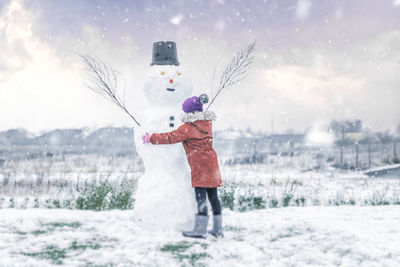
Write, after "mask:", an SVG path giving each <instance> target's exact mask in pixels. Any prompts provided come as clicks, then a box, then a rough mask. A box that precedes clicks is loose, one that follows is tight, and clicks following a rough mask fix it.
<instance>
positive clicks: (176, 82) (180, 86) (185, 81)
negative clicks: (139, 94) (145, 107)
mask: <svg viewBox="0 0 400 267" xmlns="http://www.w3.org/2000/svg"><path fill="white" fill-rule="evenodd" d="M143 90H144V94H145V96H146V98H147V101H148V102H149V104H155V105H158V106H176V105H177V104H181V103H182V102H183V101H184V100H185V99H186V98H187V97H188V96H190V94H191V93H192V91H193V86H192V82H191V79H190V77H189V75H188V73H187V72H185V70H183V69H182V68H181V67H179V66H173V65H154V66H151V67H150V70H149V72H148V74H147V77H146V79H145V83H144V87H143Z"/></svg>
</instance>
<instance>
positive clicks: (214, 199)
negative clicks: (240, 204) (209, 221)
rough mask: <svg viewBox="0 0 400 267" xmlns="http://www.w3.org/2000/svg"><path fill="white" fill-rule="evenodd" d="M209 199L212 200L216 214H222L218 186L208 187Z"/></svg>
mask: <svg viewBox="0 0 400 267" xmlns="http://www.w3.org/2000/svg"><path fill="white" fill-rule="evenodd" d="M207 194H208V200H210V203H211V207H212V210H213V214H214V215H220V214H221V203H220V202H219V198H218V192H217V188H216V187H214V188H207Z"/></svg>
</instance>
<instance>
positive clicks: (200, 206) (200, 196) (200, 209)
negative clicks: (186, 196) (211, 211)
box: [194, 187, 208, 215]
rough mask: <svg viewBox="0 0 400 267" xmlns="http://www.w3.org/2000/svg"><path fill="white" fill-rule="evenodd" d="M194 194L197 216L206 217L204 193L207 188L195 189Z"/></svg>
mask: <svg viewBox="0 0 400 267" xmlns="http://www.w3.org/2000/svg"><path fill="white" fill-rule="evenodd" d="M194 192H195V194H196V201H197V214H199V215H207V213H208V212H207V202H206V192H207V188H204V187H195V188H194Z"/></svg>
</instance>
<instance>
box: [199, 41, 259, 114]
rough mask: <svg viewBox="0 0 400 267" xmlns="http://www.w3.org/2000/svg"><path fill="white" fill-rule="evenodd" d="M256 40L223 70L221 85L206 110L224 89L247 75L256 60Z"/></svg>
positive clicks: (235, 56) (236, 55)
mask: <svg viewBox="0 0 400 267" xmlns="http://www.w3.org/2000/svg"><path fill="white" fill-rule="evenodd" d="M255 47H256V41H254V42H252V43H251V44H250V45H249V46H248V47H247V48H246V49H244V50H242V51H239V52H238V53H236V54H235V55H234V56H233V58H232V59H231V61H230V62H229V63H228V65H227V66H226V67H225V69H224V70H223V71H222V74H221V77H220V80H219V86H218V89H217V90H216V93H215V95H214V96H213V97H212V99H211V101H210V104H208V106H207V108H206V110H208V109H209V108H210V106H211V105H212V104H213V103H214V101H215V99H216V98H217V97H218V95H220V93H221V92H222V91H226V90H228V89H229V88H231V87H232V86H234V85H235V84H237V83H238V82H240V81H241V80H243V79H244V78H246V77H247V75H248V72H249V70H250V67H251V65H252V63H253V62H254V52H255Z"/></svg>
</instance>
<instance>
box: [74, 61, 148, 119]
mask: <svg viewBox="0 0 400 267" xmlns="http://www.w3.org/2000/svg"><path fill="white" fill-rule="evenodd" d="M78 55H79V56H80V57H81V58H82V60H83V62H84V64H85V66H86V73H87V82H86V85H87V87H89V89H90V90H92V91H93V92H95V93H96V94H99V95H101V96H103V97H104V98H106V99H108V100H109V101H111V102H112V103H114V104H115V105H117V106H118V107H119V108H120V109H122V110H123V111H125V113H127V114H128V115H129V116H130V117H131V118H132V119H133V120H134V121H135V122H136V124H137V125H138V126H140V123H139V122H138V121H137V120H136V119H135V117H134V116H133V115H132V114H131V113H130V112H129V111H128V109H127V108H126V106H125V94H124V99H121V98H120V97H119V96H118V92H117V88H118V77H119V76H122V77H123V75H122V74H121V73H120V72H118V71H116V70H114V69H112V68H110V67H109V66H107V64H105V63H104V62H103V61H101V60H100V59H97V58H94V57H92V56H90V55H80V54H78Z"/></svg>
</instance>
